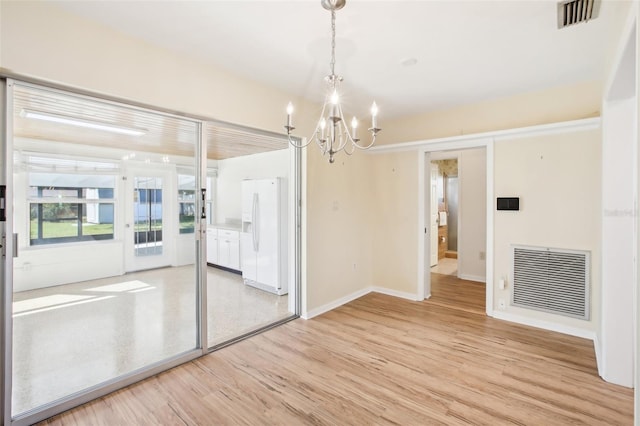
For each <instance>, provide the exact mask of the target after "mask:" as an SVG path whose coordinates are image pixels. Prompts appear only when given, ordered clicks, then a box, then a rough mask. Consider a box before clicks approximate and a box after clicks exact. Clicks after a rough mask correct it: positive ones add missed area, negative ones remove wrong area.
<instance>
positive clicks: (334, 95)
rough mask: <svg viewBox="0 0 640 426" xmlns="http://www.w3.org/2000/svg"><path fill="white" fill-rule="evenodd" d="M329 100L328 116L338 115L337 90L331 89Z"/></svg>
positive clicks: (338, 98)
mask: <svg viewBox="0 0 640 426" xmlns="http://www.w3.org/2000/svg"><path fill="white" fill-rule="evenodd" d="M330 101H331V107H330V109H329V117H331V118H334V117H337V116H338V102H340V97H339V96H338V91H337V90H335V89H334V90H333V93H332V94H331V99H330Z"/></svg>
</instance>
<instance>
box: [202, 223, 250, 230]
mask: <svg viewBox="0 0 640 426" xmlns="http://www.w3.org/2000/svg"><path fill="white" fill-rule="evenodd" d="M207 228H216V229H226V230H227V231H238V232H240V231H242V225H240V224H237V225H236V224H233V223H215V224H213V225H207Z"/></svg>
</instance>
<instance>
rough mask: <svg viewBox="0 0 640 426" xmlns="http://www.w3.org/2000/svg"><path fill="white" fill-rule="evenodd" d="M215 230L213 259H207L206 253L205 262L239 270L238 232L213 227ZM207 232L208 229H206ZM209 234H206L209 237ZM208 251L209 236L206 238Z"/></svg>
mask: <svg viewBox="0 0 640 426" xmlns="http://www.w3.org/2000/svg"><path fill="white" fill-rule="evenodd" d="M214 229H215V231H216V237H215V241H216V242H215V244H216V247H215V253H216V258H215V261H213V258H212V260H209V256H208V255H207V262H208V263H212V264H214V265H218V266H223V267H225V268H229V269H235V270H236V271H239V270H240V233H239V232H238V231H234V230H230V229H223V228H214ZM207 232H208V231H207ZM209 235H210V234H207V237H209ZM208 252H209V238H207V253H208Z"/></svg>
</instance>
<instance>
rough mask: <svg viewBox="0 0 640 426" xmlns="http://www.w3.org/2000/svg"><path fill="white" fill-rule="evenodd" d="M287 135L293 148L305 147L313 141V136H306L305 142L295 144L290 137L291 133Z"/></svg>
mask: <svg viewBox="0 0 640 426" xmlns="http://www.w3.org/2000/svg"><path fill="white" fill-rule="evenodd" d="M287 137H288V138H289V143H290V144H291V145H292V146H293V147H294V148H306V147H307V146H309V144H310V143H311V142H313V138H307V143H303V144H297V143H296V142H295V141H294V140H293V139H291V135H287Z"/></svg>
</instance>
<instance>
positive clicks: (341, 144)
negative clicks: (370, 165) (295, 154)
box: [284, 0, 382, 163]
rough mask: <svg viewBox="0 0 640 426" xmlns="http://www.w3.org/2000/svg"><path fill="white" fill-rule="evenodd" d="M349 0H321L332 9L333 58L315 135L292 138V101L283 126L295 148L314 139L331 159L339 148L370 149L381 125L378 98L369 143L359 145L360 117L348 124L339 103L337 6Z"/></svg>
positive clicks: (326, 79)
mask: <svg viewBox="0 0 640 426" xmlns="http://www.w3.org/2000/svg"><path fill="white" fill-rule="evenodd" d="M345 3H346V0H320V4H322V7H324V8H325V9H327V10H329V11H330V12H331V62H330V63H329V67H330V70H331V74H329V75H328V76H326V77H325V82H326V84H327V92H326V94H325V98H324V104H323V105H322V112H321V113H320V120H318V124H317V125H316V129H315V131H314V132H313V135H312V136H311V137H310V138H308V141H307V143H305V144H298V143H296V142H295V141H294V140H293V139H292V138H291V131H293V130H294V129H295V127H293V118H292V115H293V104H292V103H291V102H289V105H287V124H286V125H285V126H284V128H285V129H286V130H287V136H288V137H289V143H291V145H293V146H295V147H296V148H304V147H305V146H307V145H309V144H310V143H311V142H312V141H315V142H316V143H317V145H318V147H319V148H320V151H321V152H322V155H326V154H329V163H333V162H334V161H335V154H337V153H338V152H340V151H344V152H345V154H347V155H351V154H353V153H354V151H355V150H356V148H357V149H369V148H371V146H372V145H373V144H374V142H375V141H376V135H377V134H378V132H379V131H380V130H382V129H380V128H379V127H378V123H377V115H378V106H377V105H376V103H375V102H373V105H371V127H370V128H369V129H368V131H369V132H371V140H370V142H369V143H368V144H367V145H360V144H359V142H360V138H358V119H357V118H356V117H353V118H352V120H351V129H349V126H348V125H347V124H346V121H345V119H344V114H343V113H342V106H341V105H340V91H339V88H340V83H341V82H342V77H341V76H339V75H336V73H335V64H336V10H340V9H342V8H343V7H344V5H345Z"/></svg>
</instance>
